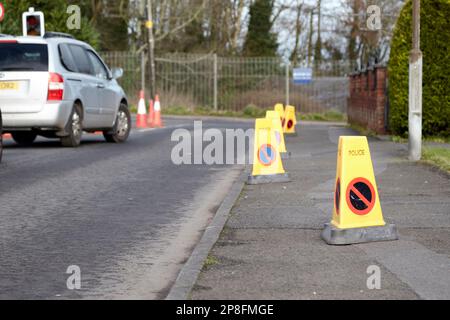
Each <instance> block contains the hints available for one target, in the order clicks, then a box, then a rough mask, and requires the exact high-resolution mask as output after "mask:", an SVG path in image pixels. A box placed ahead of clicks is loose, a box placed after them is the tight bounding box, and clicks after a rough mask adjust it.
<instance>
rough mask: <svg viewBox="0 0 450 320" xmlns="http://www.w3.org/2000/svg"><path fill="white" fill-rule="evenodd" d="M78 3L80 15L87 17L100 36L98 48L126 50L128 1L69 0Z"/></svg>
mask: <svg viewBox="0 0 450 320" xmlns="http://www.w3.org/2000/svg"><path fill="white" fill-rule="evenodd" d="M69 3H72V4H76V5H79V6H80V7H81V10H82V15H83V16H84V17H86V18H87V19H89V23H90V25H92V26H93V27H94V28H95V29H96V30H97V31H98V32H99V33H100V34H101V35H102V36H101V38H100V39H99V40H100V45H99V47H100V50H102V51H126V50H128V48H129V45H130V43H129V38H128V24H129V21H130V14H129V13H130V12H129V1H124V0H70V1H69Z"/></svg>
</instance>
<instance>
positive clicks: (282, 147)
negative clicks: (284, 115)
mask: <svg viewBox="0 0 450 320" xmlns="http://www.w3.org/2000/svg"><path fill="white" fill-rule="evenodd" d="M266 118H267V119H270V120H272V128H273V130H274V133H275V138H276V140H277V143H278V149H279V151H280V153H281V154H283V153H287V149H286V143H285V141H284V132H283V127H282V125H281V120H280V119H281V115H280V113H279V112H278V111H272V110H270V111H267V112H266Z"/></svg>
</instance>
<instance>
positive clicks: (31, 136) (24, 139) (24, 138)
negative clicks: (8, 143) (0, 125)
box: [11, 131, 37, 146]
mask: <svg viewBox="0 0 450 320" xmlns="http://www.w3.org/2000/svg"><path fill="white" fill-rule="evenodd" d="M11 136H12V138H13V139H14V141H15V142H16V143H17V144H19V145H21V146H31V145H32V144H33V142H34V140H36V137H37V133H35V132H32V131H18V132H12V133H11Z"/></svg>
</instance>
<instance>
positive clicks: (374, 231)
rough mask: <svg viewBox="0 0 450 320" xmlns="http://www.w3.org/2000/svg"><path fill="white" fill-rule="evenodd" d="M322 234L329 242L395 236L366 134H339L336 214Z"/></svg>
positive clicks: (386, 238)
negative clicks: (387, 219)
mask: <svg viewBox="0 0 450 320" xmlns="http://www.w3.org/2000/svg"><path fill="white" fill-rule="evenodd" d="M322 238H324V240H325V241H327V242H328V243H329V244H351V243H362V242H371V241H384V240H396V239H397V238H398V236H397V232H396V228H395V225H392V224H390V225H387V224H386V222H385V221H384V218H383V213H382V211H381V205H380V197H379V195H378V188H377V184H376V181H375V174H374V171H373V165H372V159H371V155H370V149H369V143H368V141H367V137H340V139H339V147H338V160H337V174H336V182H335V193H334V208H333V218H332V221H331V223H330V224H328V225H326V226H325V230H324V232H323V233H322Z"/></svg>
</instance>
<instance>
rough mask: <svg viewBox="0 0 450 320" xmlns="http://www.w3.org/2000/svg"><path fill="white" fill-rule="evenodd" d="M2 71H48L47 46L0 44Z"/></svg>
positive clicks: (0, 65)
mask: <svg viewBox="0 0 450 320" xmlns="http://www.w3.org/2000/svg"><path fill="white" fill-rule="evenodd" d="M0 71H48V47H47V45H46V44H29V43H0Z"/></svg>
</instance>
